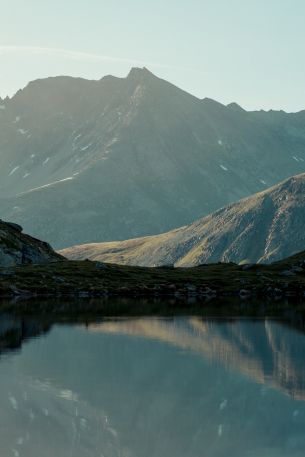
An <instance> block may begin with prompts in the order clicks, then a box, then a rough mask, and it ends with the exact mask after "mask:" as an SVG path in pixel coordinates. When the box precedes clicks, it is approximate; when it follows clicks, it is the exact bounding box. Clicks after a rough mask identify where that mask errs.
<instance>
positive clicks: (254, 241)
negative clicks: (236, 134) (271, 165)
mask: <svg viewBox="0 0 305 457" xmlns="http://www.w3.org/2000/svg"><path fill="white" fill-rule="evenodd" d="M304 226H305V174H301V175H298V176H294V177H292V178H290V179H288V180H286V181H284V182H282V183H280V184H278V185H276V186H274V187H271V188H270V189H267V190H265V191H263V192H260V193H257V194H255V195H253V196H251V197H248V198H246V199H243V200H240V201H239V202H237V203H234V204H231V205H229V206H226V207H224V208H222V209H220V210H218V211H216V212H215V213H213V214H211V215H209V216H207V217H204V218H203V219H200V220H198V221H196V222H194V223H193V224H191V225H188V226H185V227H181V228H179V229H176V230H173V231H170V232H167V233H164V234H161V235H157V236H151V237H144V238H137V239H131V240H127V241H122V242H112V243H92V244H87V245H80V246H74V247H72V248H67V249H64V250H62V251H61V253H62V254H63V255H64V256H66V257H68V258H70V259H85V258H89V259H91V260H102V261H106V262H113V263H119V264H128V265H140V266H156V265H168V264H174V265H175V266H187V267H189V266H196V265H200V264H203V263H213V262H219V261H221V262H236V263H238V262H248V263H252V262H272V261H275V260H279V259H282V258H285V257H288V256H291V255H293V254H295V253H296V252H299V251H301V250H304V248H305V232H304Z"/></svg>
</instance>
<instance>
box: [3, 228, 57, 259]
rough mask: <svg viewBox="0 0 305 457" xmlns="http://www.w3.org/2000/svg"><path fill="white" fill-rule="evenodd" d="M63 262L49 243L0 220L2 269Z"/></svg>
mask: <svg viewBox="0 0 305 457" xmlns="http://www.w3.org/2000/svg"><path fill="white" fill-rule="evenodd" d="M58 260H62V257H61V256H60V255H59V254H57V253H56V252H54V251H53V249H52V248H51V246H49V245H48V243H44V242H43V241H40V240H37V239H36V238H32V237H31V236H29V235H25V234H23V233H22V228H21V227H20V226H18V225H16V224H12V223H8V222H3V221H1V220H0V267H6V266H14V265H24V264H44V263H49V262H56V261H58Z"/></svg>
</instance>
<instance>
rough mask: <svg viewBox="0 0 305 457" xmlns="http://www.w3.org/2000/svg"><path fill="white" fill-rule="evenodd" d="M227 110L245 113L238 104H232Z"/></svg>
mask: <svg viewBox="0 0 305 457" xmlns="http://www.w3.org/2000/svg"><path fill="white" fill-rule="evenodd" d="M227 108H230V109H232V110H234V111H239V112H245V110H244V108H242V107H241V106H240V105H239V104H238V103H235V102H232V103H229V104H228V105H227Z"/></svg>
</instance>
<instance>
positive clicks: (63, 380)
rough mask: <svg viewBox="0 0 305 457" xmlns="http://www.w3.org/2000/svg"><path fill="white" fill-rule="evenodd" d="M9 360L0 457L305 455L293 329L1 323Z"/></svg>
mask: <svg viewBox="0 0 305 457" xmlns="http://www.w3.org/2000/svg"><path fill="white" fill-rule="evenodd" d="M17 347H19V348H18V349H14V348H17ZM0 350H1V357H0V455H1V457H9V456H13V457H18V456H20V457H23V456H24V457H48V456H50V457H51V456H52V457H54V456H56V457H69V456H73V457H86V456H88V457H97V456H98V457H231V456H232V457H247V456H249V457H273V456H274V457H296V456H298V457H304V455H305V334H303V333H302V332H301V331H300V330H298V329H296V328H294V327H293V326H291V325H288V324H287V323H285V322H280V321H272V320H270V319H263V320H259V321H253V320H245V319H242V320H239V319H237V320H211V319H202V318H198V317H183V318H181V317H180V318H174V319H161V318H138V319H134V318H132V319H131V318H130V319H116V320H104V321H99V322H96V323H91V324H87V325H82V324H74V325H63V324H53V325H50V324H46V323H42V322H40V321H39V320H35V319H20V318H13V317H10V316H2V317H1V319H0Z"/></svg>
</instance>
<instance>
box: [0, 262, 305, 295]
mask: <svg viewBox="0 0 305 457" xmlns="http://www.w3.org/2000/svg"><path fill="white" fill-rule="evenodd" d="M304 259H305V255H304V254H303V253H302V254H298V255H296V256H294V257H291V258H289V259H286V260H285V261H281V262H277V263H274V264H271V265H260V264H253V265H243V266H241V265H236V264H234V263H228V264H221V263H219V264H208V265H202V266H199V267H193V268H172V267H163V268H144V267H130V266H122V265H114V264H104V263H101V262H91V261H67V260H62V261H56V262H51V263H48V264H43V265H37V264H33V265H21V266H13V267H6V268H0V297H2V298H5V297H7V298H9V297H20V298H30V297H64V296H67V297H79V298H87V297H88V298H90V297H135V298H137V297H156V298H158V297H173V298H175V299H178V300H179V299H183V300H185V299H186V298H187V299H192V298H193V299H200V300H213V299H218V298H221V297H238V298H241V299H246V298H262V297H271V298H285V297H304V296H305V260H304Z"/></svg>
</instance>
